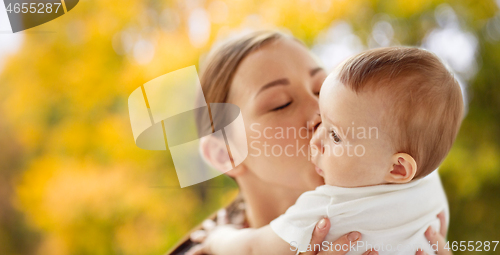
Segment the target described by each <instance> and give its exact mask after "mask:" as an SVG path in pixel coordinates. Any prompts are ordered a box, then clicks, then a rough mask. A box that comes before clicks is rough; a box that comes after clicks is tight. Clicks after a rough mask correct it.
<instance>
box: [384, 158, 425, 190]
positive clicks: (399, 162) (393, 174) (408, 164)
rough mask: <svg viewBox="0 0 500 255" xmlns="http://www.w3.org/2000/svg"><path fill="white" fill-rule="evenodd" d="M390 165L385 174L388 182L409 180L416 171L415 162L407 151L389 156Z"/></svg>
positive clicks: (405, 181)
mask: <svg viewBox="0 0 500 255" xmlns="http://www.w3.org/2000/svg"><path fill="white" fill-rule="evenodd" d="M391 163H392V167H391V168H390V169H389V171H388V172H387V174H386V176H385V181H387V182H389V183H407V182H410V181H411V180H412V179H413V177H415V174H416V173H417V162H415V159H413V157H412V156H410V155H409V154H407V153H396V154H394V155H392V157H391Z"/></svg>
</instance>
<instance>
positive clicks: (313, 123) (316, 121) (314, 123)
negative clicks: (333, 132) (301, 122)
mask: <svg viewBox="0 0 500 255" xmlns="http://www.w3.org/2000/svg"><path fill="white" fill-rule="evenodd" d="M320 124H321V116H320V115H319V113H316V114H315V115H314V117H313V119H312V120H310V121H309V122H308V123H307V129H309V130H310V131H312V132H313V133H314V132H315V131H316V130H317V129H318V127H319V125H320Z"/></svg>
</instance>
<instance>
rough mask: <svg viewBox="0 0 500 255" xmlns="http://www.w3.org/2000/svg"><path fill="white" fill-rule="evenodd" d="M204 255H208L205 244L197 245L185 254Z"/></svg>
mask: <svg viewBox="0 0 500 255" xmlns="http://www.w3.org/2000/svg"><path fill="white" fill-rule="evenodd" d="M203 254H206V252H205V246H204V245H203V244H198V245H195V246H193V248H191V249H189V251H187V252H186V253H185V255H203Z"/></svg>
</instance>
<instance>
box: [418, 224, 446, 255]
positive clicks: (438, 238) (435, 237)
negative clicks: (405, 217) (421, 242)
mask: <svg viewBox="0 0 500 255" xmlns="http://www.w3.org/2000/svg"><path fill="white" fill-rule="evenodd" d="M425 237H426V238H427V240H429V242H430V243H431V245H433V247H436V246H437V255H451V254H453V253H452V252H451V251H449V250H446V249H445V248H444V246H445V245H446V241H445V240H444V238H443V236H442V235H441V234H439V233H438V232H436V230H434V228H432V226H429V227H428V228H427V230H426V231H425Z"/></svg>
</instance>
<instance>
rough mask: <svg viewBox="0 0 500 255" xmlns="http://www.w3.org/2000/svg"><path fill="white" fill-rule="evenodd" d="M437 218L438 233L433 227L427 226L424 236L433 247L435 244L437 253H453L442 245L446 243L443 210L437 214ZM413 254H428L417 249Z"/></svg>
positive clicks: (449, 254) (442, 254)
mask: <svg viewBox="0 0 500 255" xmlns="http://www.w3.org/2000/svg"><path fill="white" fill-rule="evenodd" d="M437 217H438V218H439V221H440V222H441V227H440V230H441V231H440V233H438V232H436V230H434V228H432V227H431V226H429V227H428V228H427V230H426V231H425V238H427V240H428V241H429V242H430V243H431V245H434V247H436V246H437V249H438V250H437V253H436V254H437V255H452V254H453V253H452V252H451V251H450V250H449V249H445V248H444V246H445V245H446V240H445V239H444V237H445V236H446V234H447V232H448V229H447V227H446V219H445V218H444V212H441V213H439V214H438V215H437ZM415 255H429V254H427V253H426V252H424V251H417V253H416V254H415Z"/></svg>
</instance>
